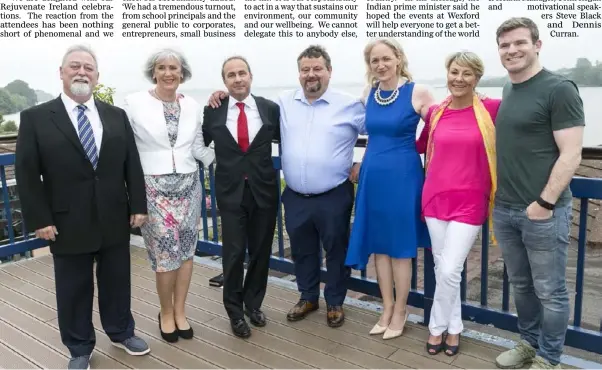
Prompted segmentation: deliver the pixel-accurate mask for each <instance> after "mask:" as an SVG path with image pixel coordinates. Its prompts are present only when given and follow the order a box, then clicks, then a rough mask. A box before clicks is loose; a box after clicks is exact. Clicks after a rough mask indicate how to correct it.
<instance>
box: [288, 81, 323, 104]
mask: <svg viewBox="0 0 602 370" xmlns="http://www.w3.org/2000/svg"><path fill="white" fill-rule="evenodd" d="M294 98H295V100H300V101H302V102H303V103H305V104H308V105H309V102H308V101H307V98H306V97H305V93H303V89H297V91H296V92H295V97H294ZM315 101H316V102H319V101H324V102H325V103H327V104H330V103H331V102H332V89H331V88H330V86H328V88H327V89H326V91H324V93H323V94H322V96H320V97H319V98H318V99H316V100H315Z"/></svg>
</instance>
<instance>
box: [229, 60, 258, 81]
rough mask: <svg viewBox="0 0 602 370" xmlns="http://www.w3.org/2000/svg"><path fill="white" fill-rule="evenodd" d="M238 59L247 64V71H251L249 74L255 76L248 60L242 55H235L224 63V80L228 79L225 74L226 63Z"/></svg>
mask: <svg viewBox="0 0 602 370" xmlns="http://www.w3.org/2000/svg"><path fill="white" fill-rule="evenodd" d="M236 59H238V60H242V62H243V63H244V64H246V66H247V70H248V71H249V73H250V74H253V73H251V66H250V65H249V62H247V59H246V58H245V57H243V56H240V55H234V56H231V57H229V58H228V59H226V60H224V63H223V64H222V79H225V78H226V75H225V74H224V67H225V66H226V63H228V62H229V61H231V60H236Z"/></svg>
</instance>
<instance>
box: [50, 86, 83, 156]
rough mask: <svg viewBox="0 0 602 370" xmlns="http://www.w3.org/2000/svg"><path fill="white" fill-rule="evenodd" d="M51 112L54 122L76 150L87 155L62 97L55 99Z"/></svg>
mask: <svg viewBox="0 0 602 370" xmlns="http://www.w3.org/2000/svg"><path fill="white" fill-rule="evenodd" d="M50 111H51V112H52V116H51V120H52V122H53V123H54V124H55V125H56V126H57V128H58V129H59V130H60V131H61V132H62V133H63V134H64V135H65V136H66V137H67V138H68V139H69V141H71V143H72V144H73V145H74V146H75V148H76V149H77V150H79V151H80V152H81V154H83V155H86V153H85V152H84V147H83V146H82V143H81V142H80V141H79V135H78V134H77V131H75V127H73V123H72V122H71V118H69V114H68V113H67V109H65V105H64V104H63V101H62V100H61V97H60V96H59V97H58V98H56V99H54V104H53V105H52V107H51V108H50Z"/></svg>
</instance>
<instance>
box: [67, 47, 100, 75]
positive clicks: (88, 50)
mask: <svg viewBox="0 0 602 370" xmlns="http://www.w3.org/2000/svg"><path fill="white" fill-rule="evenodd" d="M78 51H83V52H84V53H88V54H90V56H92V59H94V63H95V64H96V69H97V70H98V59H96V54H95V53H94V51H93V50H92V48H91V47H89V46H87V45H83V44H78V45H73V46H70V47H69V48H68V49H67V51H66V52H65V54H64V55H63V62H62V65H65V63H66V62H67V57H68V56H69V54H71V53H76V52H78Z"/></svg>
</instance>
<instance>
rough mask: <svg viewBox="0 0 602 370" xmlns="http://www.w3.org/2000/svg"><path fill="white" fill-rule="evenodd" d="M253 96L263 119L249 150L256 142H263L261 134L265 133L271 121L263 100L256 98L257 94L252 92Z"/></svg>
mask: <svg viewBox="0 0 602 370" xmlns="http://www.w3.org/2000/svg"><path fill="white" fill-rule="evenodd" d="M251 96H252V97H253V99H255V104H256V105H257V110H258V111H259V118H260V119H261V128H260V129H259V131H257V134H256V135H255V137H254V138H253V141H252V142H251V143H250V144H249V150H250V149H252V147H254V146H255V143H258V142H261V135H263V132H264V131H265V130H266V128H267V126H268V125H269V121H268V119H267V118H268V113H267V111H266V106H265V105H264V104H262V102H261V100H259V99H257V98H255V95H252V94H251ZM257 145H258V144H257Z"/></svg>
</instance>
